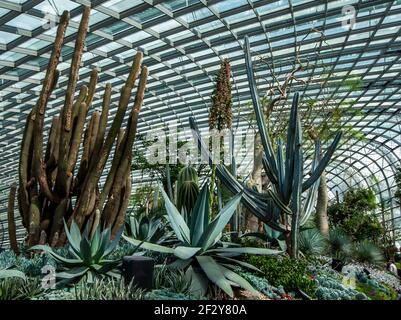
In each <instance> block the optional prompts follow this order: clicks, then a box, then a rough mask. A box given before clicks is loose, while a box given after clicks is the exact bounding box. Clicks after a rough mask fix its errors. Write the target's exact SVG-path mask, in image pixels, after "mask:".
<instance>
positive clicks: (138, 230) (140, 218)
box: [126, 214, 168, 243]
mask: <svg viewBox="0 0 401 320" xmlns="http://www.w3.org/2000/svg"><path fill="white" fill-rule="evenodd" d="M126 220H127V222H126V233H127V235H128V236H129V237H132V238H134V239H137V240H144V241H148V242H152V243H159V242H162V240H163V238H165V236H167V235H168V233H167V232H166V228H165V226H164V224H163V223H162V219H161V218H160V217H156V216H151V217H149V216H147V215H146V214H139V215H134V214H133V215H129V216H128V217H127V219H126Z"/></svg>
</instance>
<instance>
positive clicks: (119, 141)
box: [97, 129, 125, 219]
mask: <svg viewBox="0 0 401 320" xmlns="http://www.w3.org/2000/svg"><path fill="white" fill-rule="evenodd" d="M124 141H125V130H124V129H120V132H119V133H118V137H117V144H116V148H115V150H114V157H113V160H112V163H111V168H110V170H109V173H108V174H107V178H106V182H105V183H104V185H103V190H102V192H101V193H100V196H99V200H98V203H97V208H98V209H99V210H102V209H103V205H104V202H105V201H106V198H107V197H108V196H109V194H110V190H111V188H112V186H113V181H114V177H115V175H116V172H117V168H118V165H119V163H120V157H121V154H122V152H123V151H122V150H123V148H124ZM103 218H104V219H105V217H103Z"/></svg>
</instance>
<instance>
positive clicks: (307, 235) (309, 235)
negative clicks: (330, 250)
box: [299, 229, 327, 256]
mask: <svg viewBox="0 0 401 320" xmlns="http://www.w3.org/2000/svg"><path fill="white" fill-rule="evenodd" d="M326 247H327V240H326V238H325V237H324V236H323V235H322V234H321V233H320V231H319V230H318V229H307V230H303V231H301V232H300V234H299V250H300V251H301V252H302V254H303V255H305V256H314V255H320V254H322V253H324V252H325V250H326Z"/></svg>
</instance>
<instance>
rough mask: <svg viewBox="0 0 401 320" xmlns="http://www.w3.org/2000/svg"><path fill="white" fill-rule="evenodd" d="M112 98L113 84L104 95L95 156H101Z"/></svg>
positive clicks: (108, 85)
mask: <svg viewBox="0 0 401 320" xmlns="http://www.w3.org/2000/svg"><path fill="white" fill-rule="evenodd" d="M110 98H111V84H110V83H107V84H106V88H105V90H104V95H103V105H102V113H101V115H100V120H99V130H98V132H97V136H96V141H95V145H94V148H93V153H94V154H99V151H100V149H101V148H102V145H103V140H104V135H105V132H106V127H107V119H108V116H109V107H110ZM93 161H96V157H95V158H93ZM90 165H91V166H93V165H94V164H93V163H91V164H90Z"/></svg>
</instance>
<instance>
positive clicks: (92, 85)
mask: <svg viewBox="0 0 401 320" xmlns="http://www.w3.org/2000/svg"><path fill="white" fill-rule="evenodd" d="M97 80H98V71H97V69H93V70H92V71H91V75H90V78H89V85H88V95H87V96H86V99H85V104H86V109H87V110H89V108H90V107H91V105H92V101H93V96H94V94H95V91H96V84H97Z"/></svg>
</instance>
